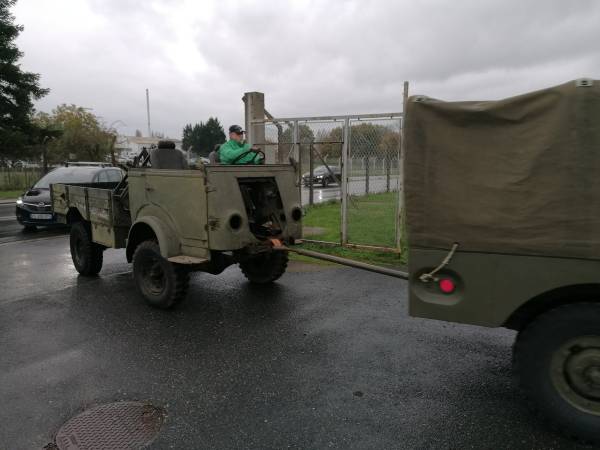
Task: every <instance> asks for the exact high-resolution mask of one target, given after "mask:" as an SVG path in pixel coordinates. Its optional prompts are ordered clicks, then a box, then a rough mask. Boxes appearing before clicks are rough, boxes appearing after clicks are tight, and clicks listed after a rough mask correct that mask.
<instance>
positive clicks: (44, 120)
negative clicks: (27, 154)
mask: <svg viewBox="0 0 600 450" xmlns="http://www.w3.org/2000/svg"><path fill="white" fill-rule="evenodd" d="M61 136H62V130H61V129H60V128H58V127H57V126H56V124H55V123H54V122H53V121H52V118H51V117H50V115H49V114H47V113H42V112H40V113H37V114H36V115H35V117H34V118H33V120H32V133H31V135H30V139H29V142H30V144H31V145H30V147H29V148H30V149H31V153H33V154H34V155H36V156H41V157H42V167H43V170H44V173H47V172H48V144H49V143H50V142H52V141H53V140H54V139H58V138H60V137H61Z"/></svg>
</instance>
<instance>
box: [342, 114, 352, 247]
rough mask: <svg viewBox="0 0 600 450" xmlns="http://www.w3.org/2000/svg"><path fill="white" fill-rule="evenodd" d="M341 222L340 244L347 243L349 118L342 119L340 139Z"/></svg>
mask: <svg viewBox="0 0 600 450" xmlns="http://www.w3.org/2000/svg"><path fill="white" fill-rule="evenodd" d="M342 141H343V142H342V220H341V222H340V224H341V228H342V229H341V241H342V242H341V243H342V245H346V244H347V243H348V153H349V148H350V118H348V117H346V118H345V119H344V134H343V138H342Z"/></svg>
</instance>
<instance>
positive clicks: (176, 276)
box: [132, 240, 190, 309]
mask: <svg viewBox="0 0 600 450" xmlns="http://www.w3.org/2000/svg"><path fill="white" fill-rule="evenodd" d="M146 250H149V251H152V252H155V253H158V255H160V247H159V246H158V243H157V242H156V241H154V240H148V241H144V242H141V243H140V244H139V245H138V246H137V247H136V249H135V251H134V253H133V259H132V261H133V263H134V264H135V261H136V255H137V257H138V258H139V253H140V252H143V251H146ZM168 265H169V266H170V268H171V269H170V272H169V273H168V274H167V276H169V277H170V278H172V279H173V281H174V283H175V288H174V289H173V293H172V294H171V296H170V297H169V298H168V299H166V301H164V302H163V303H160V304H158V303H151V302H150V301H147V303H148V304H149V305H151V306H153V307H155V308H160V309H169V308H173V307H174V306H176V305H178V304H179V303H181V301H182V300H183V299H184V298H185V297H186V295H187V292H188V288H189V285H190V273H189V271H188V270H187V268H186V267H185V266H182V265H181V264H174V263H170V262H169V263H168ZM134 277H135V274H134ZM136 287H137V288H138V292H140V294H141V295H142V297H143V296H144V294H143V292H141V290H140V289H139V287H138V286H137V282H136ZM144 298H145V297H144ZM146 300H147V299H146Z"/></svg>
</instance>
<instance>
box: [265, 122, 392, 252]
mask: <svg viewBox="0 0 600 450" xmlns="http://www.w3.org/2000/svg"><path fill="white" fill-rule="evenodd" d="M264 126H265V142H262V143H259V142H257V143H255V144H257V145H259V146H261V147H263V148H264V150H265V153H266V154H267V160H268V161H269V162H273V163H287V162H288V161H289V158H293V160H294V161H295V163H296V164H298V165H299V168H300V170H299V179H298V188H299V190H300V194H301V199H302V204H303V205H304V206H306V208H305V209H306V211H307V215H306V217H305V237H307V238H309V239H310V238H313V239H314V240H321V241H334V242H337V243H341V244H342V245H348V244H356V245H368V246H379V247H386V248H391V249H399V243H400V224H399V220H398V218H399V204H400V171H401V162H400V144H401V113H393V114H368V115H363V116H357V115H356V116H329V117H306V118H287V119H271V120H268V121H264Z"/></svg>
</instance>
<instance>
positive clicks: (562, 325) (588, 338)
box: [514, 303, 600, 444]
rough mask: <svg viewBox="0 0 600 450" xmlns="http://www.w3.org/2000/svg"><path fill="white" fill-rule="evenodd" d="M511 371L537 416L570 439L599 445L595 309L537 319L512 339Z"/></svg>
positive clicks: (598, 320)
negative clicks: (512, 365) (513, 369)
mask: <svg viewBox="0 0 600 450" xmlns="http://www.w3.org/2000/svg"><path fill="white" fill-rule="evenodd" d="M514 367H515V373H516V374H517V377H518V379H519V383H520V385H521V388H522V389H523V391H524V393H525V394H526V396H527V397H528V398H529V400H530V403H531V404H532V406H533V408H534V409H535V410H537V411H538V412H539V413H540V415H542V416H543V417H544V418H546V419H548V421H549V422H550V423H552V424H554V425H555V428H556V429H558V430H560V431H563V432H565V433H566V434H568V435H570V436H571V437H574V438H577V439H580V440H582V441H586V442H592V443H596V444H598V443H600V303H574V304H569V305H564V306H560V307H558V308H555V309H553V310H551V311H549V312H547V313H544V314H542V315H541V316H539V317H538V318H537V319H535V320H534V321H533V322H532V323H531V324H530V325H528V326H527V327H526V328H525V329H524V330H522V331H521V332H520V333H519V336H518V337H517V341H516V343H515V348H514Z"/></svg>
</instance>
